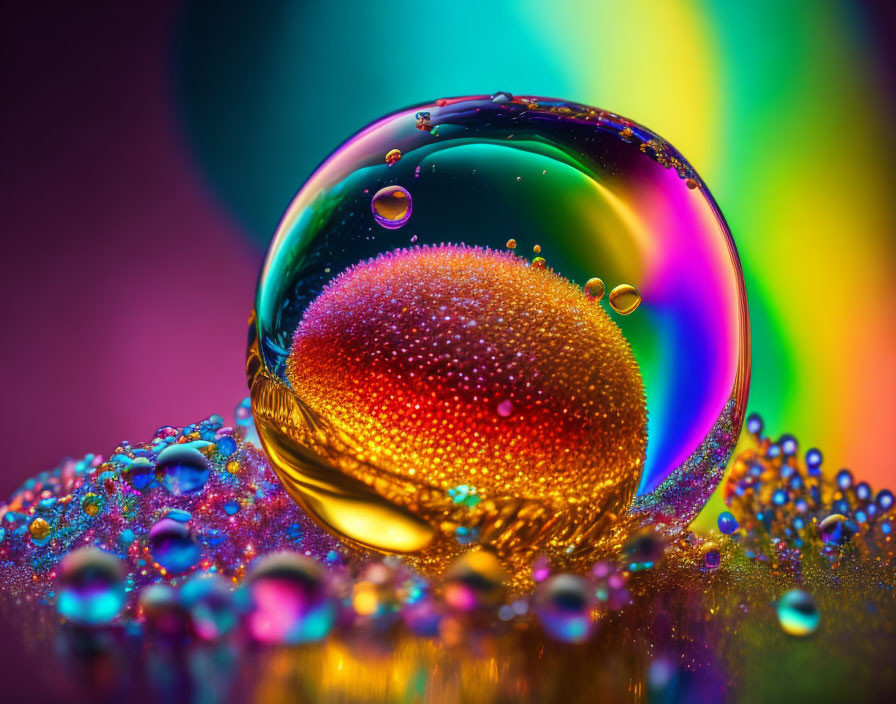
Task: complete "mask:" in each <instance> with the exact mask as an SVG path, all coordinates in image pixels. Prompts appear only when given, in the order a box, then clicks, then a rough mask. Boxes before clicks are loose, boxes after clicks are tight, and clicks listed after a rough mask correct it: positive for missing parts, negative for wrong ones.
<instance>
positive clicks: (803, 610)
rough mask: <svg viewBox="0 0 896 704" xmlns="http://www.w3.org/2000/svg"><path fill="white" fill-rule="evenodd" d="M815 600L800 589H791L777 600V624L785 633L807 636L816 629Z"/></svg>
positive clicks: (816, 609) (817, 621)
mask: <svg viewBox="0 0 896 704" xmlns="http://www.w3.org/2000/svg"><path fill="white" fill-rule="evenodd" d="M819 620H820V617H819V614H818V608H817V607H816V606H815V600H814V599H813V598H812V596H811V595H810V594H807V593H806V592H804V591H803V590H802V589H791V590H790V591H789V592H786V593H785V594H784V595H783V596H782V597H781V598H780V599H779V600H778V623H780V624H781V628H782V629H783V630H784V632H785V633H789V634H790V635H792V636H808V635H811V634H812V633H814V632H815V631H816V630H817V629H818V623H819Z"/></svg>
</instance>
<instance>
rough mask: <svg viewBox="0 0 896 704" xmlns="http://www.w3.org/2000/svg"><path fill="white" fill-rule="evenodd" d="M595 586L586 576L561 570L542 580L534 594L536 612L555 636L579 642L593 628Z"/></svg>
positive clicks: (586, 637)
mask: <svg viewBox="0 0 896 704" xmlns="http://www.w3.org/2000/svg"><path fill="white" fill-rule="evenodd" d="M593 606H594V598H593V597H592V589H591V586H590V585H589V584H588V581H587V580H586V579H584V578H583V577H579V576H578V575H572V574H559V575H557V576H556V577H550V578H549V579H548V580H547V581H546V582H544V584H542V585H541V586H540V587H539V589H538V592H537V593H536V595H535V614H536V616H538V620H539V622H540V623H541V626H542V628H544V630H545V631H546V632H547V634H548V635H549V636H551V637H552V638H556V639H557V640H560V641H563V642H564V643H580V642H582V641H584V640H587V639H588V637H589V636H590V635H591V633H592V632H593V631H594V621H593V620H592V618H591V609H592V607H593Z"/></svg>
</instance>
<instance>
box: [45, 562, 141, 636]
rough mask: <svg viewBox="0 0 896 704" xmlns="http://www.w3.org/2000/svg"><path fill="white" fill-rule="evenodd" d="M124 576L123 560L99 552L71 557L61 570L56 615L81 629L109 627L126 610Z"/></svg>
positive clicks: (62, 565) (61, 566) (63, 563)
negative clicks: (98, 626) (107, 624)
mask: <svg viewBox="0 0 896 704" xmlns="http://www.w3.org/2000/svg"><path fill="white" fill-rule="evenodd" d="M124 576H125V572H124V565H123V563H122V562H121V560H119V559H118V558H117V557H115V556H114V555H110V554H109V553H107V552H103V551H102V550H99V549H98V548H94V547H86V548H80V549H79V550H75V551H74V552H71V553H69V554H68V555H66V556H65V558H63V560H62V564H61V565H60V567H59V597H58V600H57V602H56V609H57V611H59V614H60V615H61V616H63V617H65V618H67V619H68V620H69V621H71V622H72V623H75V624H79V625H84V626H96V625H101V624H106V623H109V622H110V621H112V620H113V619H114V618H115V617H116V616H118V614H119V613H120V612H121V610H122V608H124V604H125V590H124Z"/></svg>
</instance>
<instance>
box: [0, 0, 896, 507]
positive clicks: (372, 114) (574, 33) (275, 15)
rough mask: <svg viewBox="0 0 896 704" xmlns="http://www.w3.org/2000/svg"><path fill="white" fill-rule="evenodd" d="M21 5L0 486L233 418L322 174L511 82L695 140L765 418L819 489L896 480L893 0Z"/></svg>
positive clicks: (12, 85) (9, 141) (6, 127)
mask: <svg viewBox="0 0 896 704" xmlns="http://www.w3.org/2000/svg"><path fill="white" fill-rule="evenodd" d="M22 5H23V6H22V7H18V8H17V9H16V10H15V11H14V12H13V13H11V15H10V17H9V18H8V21H5V22H4V23H3V28H2V30H0V31H2V33H3V42H2V47H3V48H2V53H3V58H4V64H5V65H6V66H9V67H14V68H15V70H13V71H9V72H5V73H6V75H5V76H4V78H3V82H4V96H5V97H6V100H5V103H6V106H7V107H6V108H5V109H4V111H3V113H2V115H0V120H2V122H3V129H2V130H0V134H2V140H3V149H2V153H3V154H4V160H3V161H4V162H5V163H4V168H3V188H2V189H0V203H2V215H3V223H4V228H3V230H4V249H5V255H4V257H3V258H2V268H3V276H2V277H0V286H2V291H0V297H2V300H3V306H4V322H5V331H4V335H3V340H2V343H0V344H2V357H0V359H2V362H3V366H4V369H5V370H6V371H7V374H6V379H5V392H6V393H5V401H4V403H3V410H2V413H3V419H2V421H3V427H4V428H5V429H6V431H7V441H8V444H7V449H6V452H5V455H6V457H5V459H6V461H5V462H4V463H3V465H2V469H0V491H2V492H3V493H4V494H6V493H9V492H10V491H11V490H12V489H13V487H14V486H15V485H17V484H18V483H19V482H20V481H21V480H22V479H23V478H25V477H26V476H28V475H31V474H34V473H35V472H37V471H40V470H42V469H46V468H49V467H51V466H54V465H55V464H56V462H57V461H58V459H59V458H60V457H61V456H63V455H68V454H79V453H80V454H83V453H85V452H88V451H98V452H108V451H110V450H112V449H113V448H114V447H115V444H116V443H117V442H118V441H120V440H122V439H125V438H130V439H139V438H145V437H148V436H149V435H150V434H151V433H152V432H153V431H154V430H155V428H156V427H158V426H160V425H163V424H167V423H172V424H183V423H188V422H191V421H194V420H196V419H198V418H200V417H204V416H206V415H208V414H209V413H212V412H219V413H222V414H224V415H227V414H229V413H230V411H231V409H232V407H233V406H234V404H235V403H236V402H237V401H238V400H239V399H240V398H242V397H243V396H245V395H246V389H245V381H244V378H243V372H242V365H243V358H244V353H245V349H244V345H245V326H246V319H247V316H248V313H249V310H250V307H251V303H252V300H253V296H254V285H255V280H256V276H257V272H258V269H259V267H260V263H261V258H262V255H263V253H264V249H265V247H266V245H267V243H268V241H269V239H270V236H271V234H272V233H273V231H274V228H275V227H276V224H277V222H278V219H279V217H280V215H281V214H282V212H283V211H284V210H285V208H286V206H287V205H288V203H289V201H290V200H291V198H292V196H293V194H294V193H295V192H296V191H297V190H298V189H299V187H300V186H301V184H302V183H303V181H304V180H305V179H306V178H307V177H308V176H309V175H310V174H311V172H312V171H313V170H314V169H315V167H316V166H317V165H318V164H319V163H320V162H321V161H322V160H323V159H324V158H325V157H326V156H327V154H328V153H329V152H330V151H331V150H333V149H334V148H335V147H336V146H338V144H339V143H340V142H341V141H343V140H344V139H346V138H347V137H348V136H350V135H351V134H352V133H353V132H354V131H356V130H357V129H359V128H360V127H361V126H363V125H365V124H367V123H368V122H371V121H372V120H374V119H376V118H378V117H380V116H382V115H383V114H385V113H388V112H391V111H393V110H395V109H398V108H401V107H403V106H406V105H410V104H413V103H417V102H422V101H424V100H431V99H435V98H439V97H443V96H453V95H464V94H475V93H491V92H494V91H498V90H504V91H510V92H518V93H531V94H535V95H549V96H560V97H564V98H568V99H570V100H575V101H580V102H583V103H587V104H591V105H595V106H599V107H602V108H606V109H609V110H612V111H614V112H617V113H620V114H622V115H625V116H628V117H630V118H632V119H634V120H636V121H638V122H640V123H642V124H644V125H646V126H648V127H650V128H651V129H653V130H655V131H657V132H658V133H659V134H661V135H662V136H663V137H665V138H666V139H667V140H669V141H670V142H671V143H672V144H673V145H675V146H676V147H677V148H678V149H679V150H680V151H681V152H682V153H683V154H684V155H685V156H686V157H687V159H688V160H689V161H690V162H691V163H692V164H693V165H694V167H695V168H696V169H697V171H698V172H699V173H700V175H701V176H702V177H703V178H704V179H705V181H706V183H707V184H708V185H709V187H710V189H711V191H712V193H713V195H714V196H715V199H716V200H717V202H718V203H719V206H720V208H721V210H722V212H723V213H724V215H725V217H726V218H727V220H728V223H729V226H730V228H731V231H732V233H733V235H734V238H735V241H736V242H737V245H738V248H739V252H740V256H741V260H742V263H743V267H744V274H745V279H746V282H747V289H748V296H749V301H750V311H751V320H752V333H753V376H752V391H751V397H750V410H755V411H759V412H760V413H761V414H762V415H763V416H764V418H765V420H766V427H767V429H768V430H769V432H770V433H772V434H780V433H783V432H793V433H794V434H796V435H797V437H798V438H799V439H800V441H801V443H802V445H803V447H804V448H805V447H808V446H813V445H814V446H818V447H819V448H821V449H822V451H823V452H824V455H825V468H826V470H828V471H836V470H837V469H839V468H840V467H842V466H848V467H850V468H851V469H852V470H853V471H854V472H855V473H856V474H857V475H858V476H859V477H862V478H865V479H867V480H868V481H870V482H871V483H872V484H873V485H874V486H875V487H880V486H882V485H890V486H891V487H892V486H894V485H896V453H894V452H893V451H892V449H891V436H892V433H893V431H894V430H896V365H894V351H896V277H894V276H893V273H894V271H896V237H894V235H896V198H894V196H893V193H894V192H896V167H894V163H896V162H894V157H896V139H894V134H896V132H894V130H893V128H892V124H893V120H894V117H896V115H894V112H896V109H894V108H896V102H894V81H893V66H894V55H893V45H894V36H893V31H892V29H891V28H892V27H894V26H896V24H894V23H893V22H892V21H891V20H892V18H891V17H889V16H888V15H887V10H886V5H887V4H886V3H884V2H874V3H869V2H847V1H836V0H830V1H826V2H810V1H809V0H805V1H803V2H796V1H791V2H781V1H777V2H776V1H772V0H763V1H756V2H751V3H735V2H725V1H722V0H719V1H717V2H708V1H704V2H671V1H663V0H656V1H654V2H647V1H630V2H623V3H619V2H598V1H597V0H591V1H586V0H572V1H565V2H560V1H559V0H555V1H553V2H548V1H547V0H544V1H539V2H536V1H535V0H491V1H490V2H476V1H473V0H467V1H463V0H455V2H452V3H434V2H428V3H423V2H419V1H416V2H408V1H405V0H395V1H394V2H390V3H388V4H383V3H370V2H360V1H358V2H345V3H324V2H292V3H287V2H259V3H233V2H210V1H206V2H188V3H175V2H165V1H161V2H157V3H153V4H152V5H151V6H147V7H143V8H136V7H130V6H129V5H130V4H128V3H112V2H96V3H90V4H89V7H59V8H53V9H51V8H49V7H35V6H32V5H30V4H22ZM26 5H27V6H26ZM10 438H12V439H13V442H10V441H9V440H10Z"/></svg>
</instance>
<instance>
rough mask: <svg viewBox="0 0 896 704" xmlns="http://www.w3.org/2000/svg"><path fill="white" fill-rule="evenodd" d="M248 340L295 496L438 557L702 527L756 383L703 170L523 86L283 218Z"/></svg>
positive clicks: (266, 427)
mask: <svg viewBox="0 0 896 704" xmlns="http://www.w3.org/2000/svg"><path fill="white" fill-rule="evenodd" d="M249 343H250V344H249V359H248V368H247V372H248V378H249V384H250V388H251V396H252V403H253V409H254V412H255V417H256V421H257V425H258V429H259V435H260V437H261V440H262V443H263V445H264V447H265V449H266V451H267V453H268V455H269V457H270V459H271V461H272V464H273V466H274V468H275V470H276V471H277V472H278V474H279V475H280V477H281V479H282V480H283V482H284V484H285V486H286V488H287V489H288V490H289V492H290V494H291V495H292V496H293V497H294V499H295V500H296V501H298V502H300V503H301V504H302V505H303V506H304V507H305V508H306V509H307V510H308V511H309V513H310V514H311V515H313V516H314V517H315V518H316V519H317V520H319V521H320V522H321V523H322V524H323V525H324V526H326V527H327V528H329V529H330V530H332V531H333V532H334V533H336V534H337V535H339V536H341V537H342V538H344V539H346V540H348V541H351V542H355V543H359V544H362V545H365V546H368V547H372V548H375V549H379V550H382V551H384V552H398V553H407V554H409V555H411V556H413V559H414V560H416V562H417V563H418V564H419V565H422V566H424V567H425V566H433V567H441V566H444V564H445V563H446V561H447V560H448V559H451V558H452V557H454V556H455V555H456V554H458V553H459V552H463V551H465V550H467V549H469V548H470V546H476V545H488V546H490V547H491V548H492V549H494V550H496V551H497V552H498V554H499V555H505V556H519V555H530V554H531V553H533V552H534V551H546V552H548V553H555V554H565V555H569V554H573V553H582V552H587V551H588V550H591V549H592V548H595V547H596V546H599V545H600V544H601V542H602V541H603V540H605V538H606V537H607V536H608V535H610V534H611V533H612V532H613V530H614V526H617V525H619V523H620V522H622V521H624V519H632V517H635V518H637V517H641V518H643V520H645V521H651V522H665V523H671V524H674V525H678V526H683V525H685V524H686V523H687V522H689V521H690V520H691V519H692V518H693V516H694V515H695V514H696V513H697V512H698V511H699V509H700V507H701V506H702V505H703V504H704V503H705V501H706V499H707V498H708V497H709V495H710V494H711V493H712V491H713V489H714V488H715V486H716V485H717V483H718V481H719V479H720V478H721V475H722V472H723V470H724V467H725V464H726V463H727V461H728V458H729V456H730V453H731V451H732V449H733V447H734V444H735V441H736V439H737V435H738V433H739V431H740V426H741V423H742V420H743V415H744V408H745V404H746V397H747V390H748V384H749V359H750V347H749V323H748V315H747V305H746V298H745V293H744V286H743V278H742V274H741V269H740V265H739V262H738V257H737V252H736V249H735V246H734V242H733V241H732V239H731V235H730V233H729V231H728V228H727V226H726V224H725V220H724V219H723V217H722V215H721V213H720V212H719V209H718V207H717V206H716V204H715V202H714V200H713V198H712V196H711V195H710V193H709V191H708V189H707V187H706V185H705V184H704V182H703V181H702V180H701V178H700V177H699V176H698V175H697V174H696V173H695V171H694V170H693V168H692V167H691V166H690V164H688V162H687V161H685V159H684V158H683V157H682V156H681V154H679V153H678V152H677V151H676V150H675V149H674V148H673V147H672V146H671V145H670V144H669V143H668V142H666V141H664V140H663V139H662V138H661V137H659V136H658V135H656V134H655V133H653V132H651V131H650V130H648V129H646V128H644V127H642V126H641V125H638V124H637V123H635V122H632V121H631V120H628V119H626V118H623V117H620V116H618V115H615V114H613V113H609V112H606V111H604V110H600V109H597V108H591V107H587V106H584V105H579V104H575V103H570V102H566V101H563V100H555V99H546V98H540V97H534V96H517V97H514V96H512V95H509V94H507V93H497V94H495V95H491V96H472V97H464V98H451V99H443V100H438V101H436V102H435V103H433V104H426V105H420V106H416V107H412V108H409V109H406V110H401V111H399V112H396V113H394V114H392V115H389V116H388V117H385V118H383V119H381V120H379V121H377V122H375V123H373V124H371V125H369V126H368V127H366V128H364V129H363V130H361V131H360V132H359V133H357V134H356V135H355V136H354V137H352V138H351V139H349V140H348V141H347V142H346V143H345V144H343V145H342V146H341V147H339V148H338V149H337V150H336V151H335V152H334V153H333V154H332V155H331V156H330V157H329V158H328V159H327V160H326V161H325V162H324V163H323V164H322V165H321V166H320V168H318V169H317V171H316V172H315V173H314V174H313V175H312V177H311V178H310V179H309V180H308V182H307V183H306V184H305V185H304V186H303V188H302V189H301V191H300V192H299V193H298V195H297V196H296V197H295V199H294V200H293V202H292V203H291V204H290V205H289V208H288V209H287V210H286V213H285V215H284V216H283V220H282V221H281V223H280V225H279V227H278V228H277V232H276V234H275V236H274V239H273V241H272V243H271V246H270V249H269V251H268V253H267V257H266V259H265V262H264V267H263V269H262V272H261V277H260V280H259V285H258V294H257V300H256V306H255V312H254V314H253V317H252V320H251V322H250V340H249Z"/></svg>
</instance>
